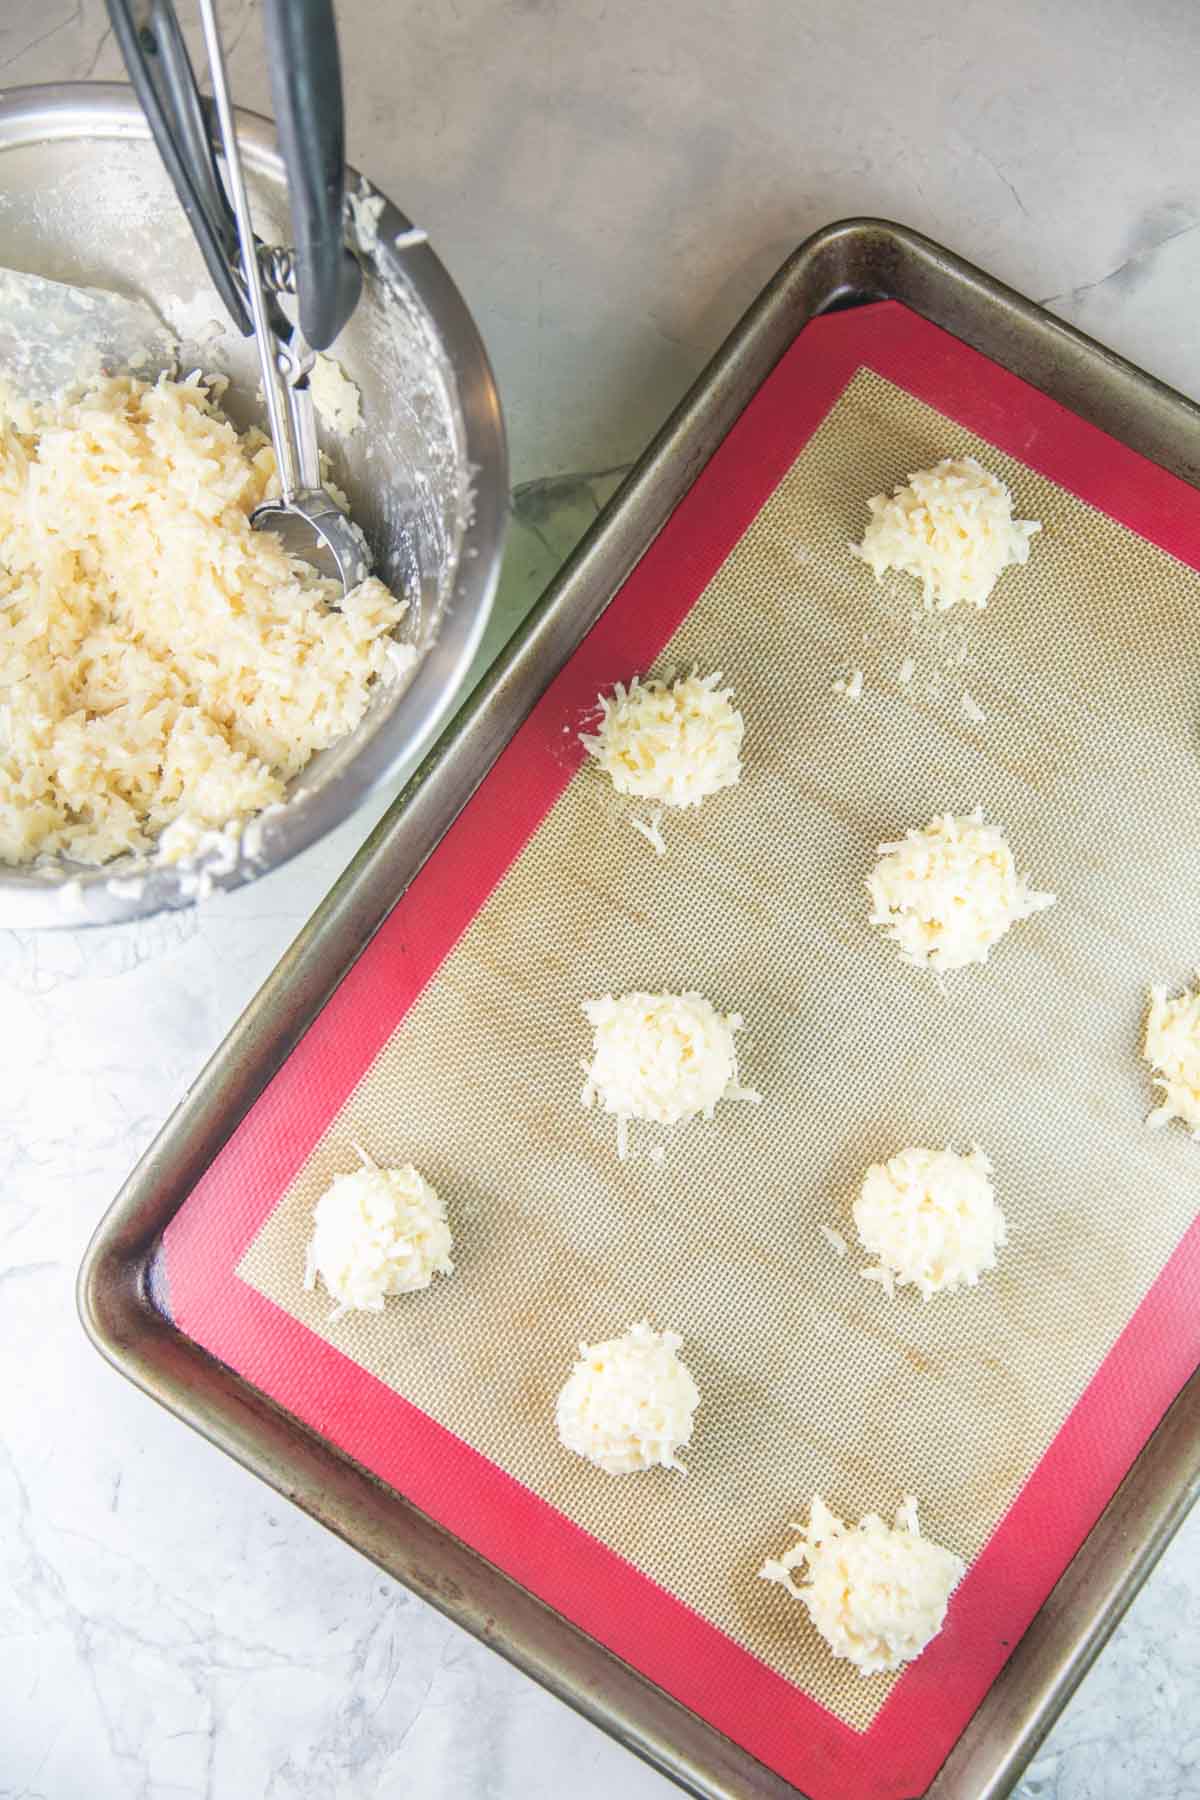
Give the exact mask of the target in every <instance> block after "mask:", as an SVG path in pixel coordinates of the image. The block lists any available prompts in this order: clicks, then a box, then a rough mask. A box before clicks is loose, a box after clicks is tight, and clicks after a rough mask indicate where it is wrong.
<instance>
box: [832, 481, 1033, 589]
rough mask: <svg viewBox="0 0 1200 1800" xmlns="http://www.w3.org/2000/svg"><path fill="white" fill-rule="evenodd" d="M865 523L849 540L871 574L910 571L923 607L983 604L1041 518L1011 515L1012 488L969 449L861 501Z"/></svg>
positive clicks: (1021, 558) (1020, 558) (1025, 551)
mask: <svg viewBox="0 0 1200 1800" xmlns="http://www.w3.org/2000/svg"><path fill="white" fill-rule="evenodd" d="M867 507H868V510H869V511H870V514H871V519H870V523H869V524H868V526H867V529H866V533H865V535H864V537H863V541H862V543H861V544H853V545H851V549H852V550H853V551H854V553H855V555H856V556H859V557H861V558H862V560H863V561H864V562H865V563H868V564H869V565H870V567H871V570H872V572H873V574H874V576H875V579H876V581H879V580H881V579H882V577H883V575H884V572H885V571H886V570H887V569H898V570H899V571H900V572H901V573H902V574H905V575H914V576H915V577H916V579H917V580H918V581H919V582H920V583H921V591H922V596H923V599H924V603H925V606H926V608H927V609H928V610H930V611H933V610H935V609H936V610H938V611H944V610H945V609H946V608H947V607H951V606H957V605H958V604H959V602H960V601H966V602H968V603H969V604H970V605H971V606H978V607H980V608H982V607H985V606H986V605H987V603H988V597H989V595H990V594H991V591H992V589H993V588H994V587H995V585H996V582H997V580H998V579H999V577H1000V575H1001V573H1002V571H1003V570H1005V569H1006V568H1008V567H1009V566H1010V565H1011V564H1013V563H1023V562H1026V561H1027V560H1028V557H1029V540H1030V538H1032V536H1033V534H1034V533H1035V532H1036V531H1040V530H1041V525H1040V524H1038V523H1037V522H1036V521H1035V520H1033V519H1014V518H1013V509H1012V508H1013V503H1012V495H1011V494H1010V493H1009V491H1008V489H1007V488H1006V487H1005V485H1004V483H1003V482H1002V481H1001V480H1000V479H999V478H998V477H997V476H995V475H991V474H989V473H988V471H987V470H986V469H985V468H983V467H982V465H981V464H980V463H978V462H976V460H975V458H974V457H973V456H965V457H962V458H959V459H954V458H947V459H946V460H945V461H943V462H940V463H938V464H937V465H936V467H935V468H932V469H920V470H918V471H917V473H916V474H915V475H910V476H909V478H908V484H907V486H904V487H898V488H897V489H896V490H895V492H894V493H893V494H891V495H888V494H876V495H875V497H874V498H873V499H871V500H868V501H867Z"/></svg>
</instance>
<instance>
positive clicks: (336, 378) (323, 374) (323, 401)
mask: <svg viewBox="0 0 1200 1800" xmlns="http://www.w3.org/2000/svg"><path fill="white" fill-rule="evenodd" d="M308 386H309V391H310V392H311V394H312V402H313V406H314V407H315V409H316V414H317V417H318V418H319V419H320V420H321V423H322V424H323V425H327V426H328V427H329V429H330V431H335V432H337V434H338V436H339V437H349V436H350V433H351V432H352V431H357V430H358V427H359V425H360V424H361V423H362V405H361V399H362V396H361V395H360V394H359V391H358V389H357V388H356V387H355V385H354V383H353V382H352V381H351V379H350V377H349V376H348V375H347V373H346V371H345V369H343V367H342V365H341V363H340V362H337V361H336V360H335V358H334V357H332V356H322V355H320V354H318V356H317V358H316V360H315V362H314V363H313V367H312V373H311V374H310V375H309V378H308Z"/></svg>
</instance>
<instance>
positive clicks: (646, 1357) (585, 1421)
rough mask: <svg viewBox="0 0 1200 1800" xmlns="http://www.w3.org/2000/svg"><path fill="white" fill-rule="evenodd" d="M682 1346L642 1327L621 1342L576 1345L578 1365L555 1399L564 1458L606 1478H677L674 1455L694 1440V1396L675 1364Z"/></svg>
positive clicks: (672, 1335) (674, 1337)
mask: <svg viewBox="0 0 1200 1800" xmlns="http://www.w3.org/2000/svg"><path fill="white" fill-rule="evenodd" d="M682 1343H683V1339H682V1338H681V1337H680V1336H679V1334H678V1332H675V1331H655V1330H654V1329H653V1328H652V1327H651V1325H650V1324H649V1322H648V1321H646V1320H643V1321H642V1323H641V1324H640V1325H634V1326H632V1327H631V1328H630V1330H628V1331H627V1332H626V1333H625V1335H624V1337H619V1338H610V1339H609V1340H608V1341H607V1342H606V1343H603V1344H580V1346H579V1361H578V1362H577V1363H576V1364H575V1367H574V1368H573V1369H572V1370H571V1373H570V1375H569V1376H568V1377H567V1381H566V1385H565V1386H564V1387H563V1390H562V1392H561V1393H560V1394H559V1396H558V1405H557V1408H556V1417H557V1421H558V1435H559V1438H560V1439H561V1441H562V1443H563V1444H564V1445H565V1446H566V1448H567V1449H568V1450H573V1451H574V1452H575V1454H576V1455H577V1456H586V1457H587V1459H588V1461H589V1462H594V1463H595V1464H596V1465H597V1467H598V1468H601V1469H604V1470H606V1471H607V1473H608V1474H609V1475H630V1474H633V1473H634V1472H635V1471H636V1470H638V1469H653V1468H655V1467H661V1468H664V1469H679V1470H681V1471H682V1470H683V1464H682V1463H681V1462H680V1461H679V1457H678V1452H679V1451H680V1450H681V1449H682V1448H683V1446H684V1445H685V1444H686V1443H687V1442H688V1441H689V1440H690V1438H691V1435H692V1415H693V1413H694V1412H695V1410H696V1408H697V1406H698V1405H699V1404H700V1391H699V1389H698V1388H697V1386H696V1383H695V1382H694V1381H693V1379H692V1376H691V1372H690V1370H689V1369H688V1368H687V1367H686V1365H685V1364H684V1363H682V1362H680V1360H679V1354H678V1352H679V1348H680V1345H681V1344H682Z"/></svg>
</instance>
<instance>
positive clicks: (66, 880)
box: [0, 82, 508, 926]
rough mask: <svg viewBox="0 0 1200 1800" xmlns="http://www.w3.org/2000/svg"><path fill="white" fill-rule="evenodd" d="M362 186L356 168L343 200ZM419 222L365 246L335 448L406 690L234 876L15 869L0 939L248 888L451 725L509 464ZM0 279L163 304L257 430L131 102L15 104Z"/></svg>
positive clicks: (218, 871)
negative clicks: (408, 234) (349, 420)
mask: <svg viewBox="0 0 1200 1800" xmlns="http://www.w3.org/2000/svg"><path fill="white" fill-rule="evenodd" d="M238 136H239V139H240V141H241V143H242V146H243V151H244V155H245V160H246V170H247V178H248V181H249V184H250V191H251V199H252V202H253V205H254V209H255V219H256V223H257V225H258V227H259V230H260V233H261V235H262V236H263V237H264V238H265V239H266V240H267V241H268V242H271V241H273V242H278V243H287V242H288V239H289V225H288V216H287V200H286V193H285V189H284V180H283V167H282V164H281V162H280V159H279V156H278V154H277V152H276V149H275V142H274V130H273V128H272V126H271V125H270V123H269V122H268V121H267V120H265V119H261V118H259V117H257V116H256V115H254V114H251V113H240V114H239V115H238ZM360 181H361V178H360V177H359V176H358V174H357V173H356V172H355V171H354V170H348V171H347V189H348V192H351V193H354V192H357V191H359V188H360ZM371 210H373V209H371ZM408 225H409V221H408V220H407V219H406V218H405V217H404V216H403V215H402V214H401V213H400V212H398V211H397V209H396V208H395V207H394V206H392V205H391V203H390V202H387V201H385V202H384V205H383V210H382V212H381V213H380V215H379V218H378V227H377V233H374V234H372V233H370V232H368V234H367V243H366V246H365V248H366V255H365V258H364V260H365V265H366V277H367V278H366V283H365V291H364V295H363V299H362V302H361V303H360V305H359V307H358V310H357V312H356V313H355V315H354V318H353V319H352V320H351V322H350V325H349V326H348V327H347V329H346V331H345V332H344V333H343V334H342V336H341V337H340V338H339V340H338V342H337V344H336V345H335V346H334V349H333V354H334V355H336V357H337V359H338V361H339V362H340V363H341V364H342V366H343V368H344V369H345V370H346V372H347V373H348V375H349V376H350V377H351V379H352V380H353V381H354V382H355V383H356V384H357V386H358V388H359V389H360V391H361V395H362V414H363V423H362V425H361V426H360V427H359V429H358V430H357V431H356V432H354V433H353V434H352V435H351V436H350V437H348V438H347V439H346V440H345V441H344V442H338V441H334V442H333V443H330V444H327V445H326V446H325V447H326V448H327V449H328V450H329V451H330V453H331V458H332V463H333V472H334V477H335V479H336V480H337V482H338V483H339V485H340V486H342V487H343V488H344V489H345V490H346V492H347V493H348V495H349V497H350V505H351V511H352V513H353V516H354V517H355V518H356V519H357V520H358V521H359V523H360V524H361V525H362V526H363V528H364V530H365V531H366V533H367V537H368V539H369V541H370V544H371V548H372V550H373V552H374V555H375V572H376V573H377V574H379V575H380V576H381V577H382V578H383V579H384V580H385V581H387V582H388V583H389V585H390V586H391V587H392V588H393V589H394V591H395V592H397V593H401V594H404V595H405V596H406V597H407V598H408V599H409V601H410V610H409V616H408V618H407V619H406V620H405V622H404V625H403V628H402V632H401V635H402V636H403V637H405V638H406V639H408V640H410V641H411V642H413V643H414V644H415V645H416V646H417V649H418V651H419V661H418V663H417V666H416V668H415V670H414V672H413V674H412V676H411V678H410V679H409V680H408V681H407V683H406V684H404V685H403V686H396V687H381V688H379V689H377V690H376V692H375V693H374V695H373V698H372V702H371V705H370V707H369V708H368V711H367V714H366V716H365V718H364V719H363V721H362V723H361V724H360V725H359V726H358V728H357V730H356V731H354V732H352V733H351V734H350V735H349V736H348V737H346V738H344V739H342V740H341V741H340V742H339V743H337V744H335V745H333V746H332V747H331V748H330V749H328V750H325V751H322V752H321V754H320V755H318V756H317V757H315V758H314V759H313V761H312V762H310V763H309V764H308V766H307V768H305V769H304V770H303V772H302V773H301V775H300V776H299V777H298V779H297V781H296V782H295V783H293V791H292V794H291V795H290V797H289V799H288V803H287V805H286V807H284V808H283V809H282V810H281V811H279V812H277V813H275V814H273V815H264V817H263V820H262V824H261V828H260V829H259V830H257V831H256V832H255V834H254V837H255V838H256V839H257V840H258V841H257V842H256V843H255V844H254V850H255V855H254V857H253V859H250V858H248V857H243V858H240V859H239V860H238V861H237V862H236V865H235V866H234V867H231V868H230V867H226V866H224V865H225V863H226V862H227V860H228V859H227V858H222V857H220V856H218V857H216V858H215V859H214V866H212V867H210V868H209V869H208V870H205V869H204V868H203V867H202V868H201V869H200V870H199V871H197V870H195V869H193V870H189V871H185V872H181V871H180V870H177V869H154V868H152V867H151V868H148V869H143V868H141V866H140V865H137V866H135V864H134V862H133V860H132V859H130V858H128V857H123V858H121V859H119V860H118V861H116V862H113V863H109V864H106V865H105V866H104V868H102V869H85V868H81V867H79V866H77V865H70V864H67V863H65V862H59V863H57V864H56V865H54V866H53V867H48V868H41V869H37V868H21V869H10V868H4V867H0V926H53V925H60V926H61V925H80V924H94V923H111V922H114V921H117V920H121V919H131V918H136V917H139V916H141V915H144V914H147V913H152V912H157V911H159V910H160V909H161V908H163V907H171V906H182V905H187V904H188V903H189V902H190V900H191V899H192V898H193V897H194V896H195V893H196V891H197V886H198V885H199V886H201V887H203V886H205V885H207V883H208V882H209V881H211V883H212V884H213V885H215V886H217V887H222V888H228V887H236V886H239V885H240V884H241V883H242V882H245V881H249V880H252V879H253V878H254V877H255V876H256V875H258V874H261V873H263V872H264V871H266V870H267V869H271V868H275V867H277V866H278V865H279V864H280V863H283V862H286V861H287V859H288V858H289V857H291V856H294V855H295V854H296V852H297V851H299V850H303V849H304V848H305V847H306V846H307V845H309V844H311V843H314V842H315V841H316V839H317V838H319V837H321V836H323V834H324V833H325V832H327V831H329V830H330V829H331V828H332V827H333V826H334V825H337V824H339V823H340V822H341V821H342V820H343V819H344V818H346V816H347V815H348V814H349V813H350V812H351V811H353V809H354V808H355V806H357V805H358V803H359V801H360V800H362V799H363V797H364V796H365V795H366V794H367V793H368V792H369V791H370V790H371V789H372V788H374V787H376V786H378V785H379V784H380V783H382V782H385V781H387V780H388V778H389V777H390V776H393V775H394V774H395V773H396V772H397V771H398V770H399V769H400V768H401V767H402V766H403V765H404V764H406V763H411V761H412V759H413V758H414V757H415V755H416V754H417V752H418V751H419V750H420V749H421V748H422V747H423V746H425V745H426V744H428V742H429V741H430V739H431V737H432V735H433V733H434V731H435V730H436V728H437V726H438V725H439V723H440V722H441V721H442V720H443V718H444V717H445V714H446V712H447V710H448V708H449V706H450V704H451V702H452V700H453V698H454V695H455V691H456V689H457V688H458V685H459V683H460V681H461V680H462V677H463V675H464V674H465V672H466V670H467V667H468V665H469V663H470V661H471V658H472V656H473V654H474V652H475V650H476V648H477V647H478V644H479V640H480V637H481V635H482V633H483V629H484V626H485V624H486V622H487V616H488V612H489V609H490V606H491V601H492V595H493V593H494V591H495V586H496V579H497V576H498V573H499V566H500V552H501V547H502V542H503V536H504V525H505V518H506V510H507V492H508V470H507V458H506V453H505V445H504V426H503V421H502V418H501V413H500V403H499V399H498V397H497V393H496V384H495V381H494V379H493V376H492V371H491V368H490V366H489V363H488V359H487V354H486V352H485V351H484V348H483V344H482V342H481V340H480V337H479V333H478V332H477V330H476V328H475V325H474V322H473V320H472V318H471V315H470V313H469V312H468V311H467V308H466V306H465V305H464V303H463V300H462V298H461V296H460V294H459V293H458V290H457V289H456V288H455V286H454V284H453V282H452V281H451V280H450V277H449V276H448V275H447V273H446V271H445V269H444V268H443V267H442V265H441V263H440V262H439V261H438V259H437V257H436V256H435V255H434V254H433V251H432V250H431V249H430V248H429V247H428V245H419V246H417V247H411V246H410V247H406V248H401V249H396V248H394V247H393V243H392V240H393V239H394V238H395V236H396V234H397V233H398V232H402V231H404V230H405V229H406V228H407V227H408ZM372 240H373V241H372ZM0 264H3V265H6V266H8V267H10V268H16V269H24V270H28V271H32V272H33V273H35V274H38V275H45V276H50V277H51V278H53V279H56V280H60V281H69V282H74V283H77V284H80V285H83V286H94V287H106V288H112V289H114V290H116V291H118V292H122V293H126V294H131V295H135V296H138V297H140V298H144V299H146V300H148V301H149V302H150V303H151V305H152V306H154V307H155V308H156V310H157V311H158V312H159V313H160V314H161V315H162V316H163V317H164V318H165V319H166V320H167V323H168V324H169V325H170V326H171V327H172V329H173V331H174V332H175V333H176V335H177V336H178V337H179V338H180V340H181V343H182V345H183V366H184V367H185V368H190V367H202V368H204V369H205V370H206V371H217V372H219V373H221V374H224V375H226V376H228V378H229V383H230V385H229V389H228V392H227V394H226V396H225V399H224V402H223V404H224V406H225V408H226V410H227V411H228V413H229V414H230V416H231V417H232V418H233V419H234V420H235V421H236V422H237V423H238V424H239V425H243V426H244V425H247V424H249V423H251V422H254V423H261V422H262V406H261V403H260V402H259V401H258V400H257V398H256V391H257V388H258V375H257V371H256V366H255V360H254V352H253V348H252V346H251V344H250V343H249V342H248V341H247V340H245V339H243V338H240V337H238V336H237V335H236V333H235V332H234V331H233V329H232V327H231V326H230V325H229V322H228V320H227V319H226V318H225V316H224V314H223V312H222V310H221V306H220V302H219V301H218V300H217V297H216V294H215V293H214V291H213V289H212V286H211V283H210V282H209V281H208V278H207V276H206V274H205V270H204V265H203V263H202V261H201V258H200V254H199V252H198V250H197V249H196V246H195V243H194V241H193V239H192V235H191V232H190V230H189V229H188V226H187V222H186V220H185V218H184V216H183V212H182V209H181V208H180V206H179V203H178V201H177V200H176V197H175V193H174V190H173V188H172V187H171V185H170V182H169V181H168V179H167V177H166V175H165V173H164V171H163V168H162V165H161V163H160V162H159V159H158V153H157V151H156V150H155V148H154V145H153V143H152V142H151V140H150V136H149V133H148V131H147V128H146V124H145V121H144V119H143V117H142V114H141V111H140V109H139V107H138V104H137V102H136V100H135V99H134V96H133V92H132V90H131V89H130V88H128V87H124V86H118V85H109V84H99V83H84V82H79V83H71V84H64V85H61V86H52V87H29V88H17V89H13V90H11V91H10V92H9V93H7V94H0ZM214 322H215V324H216V325H217V326H218V327H220V329H219V331H216V332H214V330H213V324H214ZM198 874H199V882H198V880H197V875H198Z"/></svg>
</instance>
